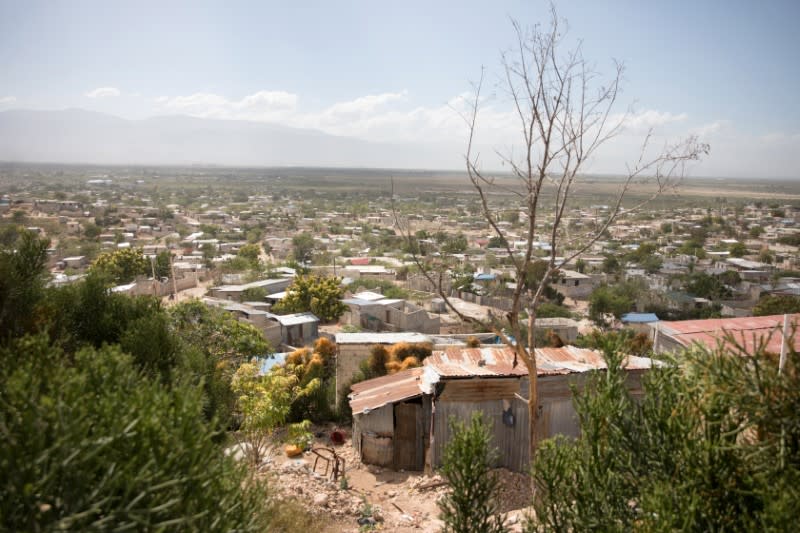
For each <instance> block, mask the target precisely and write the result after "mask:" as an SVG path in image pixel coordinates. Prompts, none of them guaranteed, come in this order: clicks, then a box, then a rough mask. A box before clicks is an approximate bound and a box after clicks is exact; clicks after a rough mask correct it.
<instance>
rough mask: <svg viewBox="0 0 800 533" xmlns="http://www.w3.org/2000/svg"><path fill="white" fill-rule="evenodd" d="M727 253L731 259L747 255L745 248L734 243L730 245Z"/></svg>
mask: <svg viewBox="0 0 800 533" xmlns="http://www.w3.org/2000/svg"><path fill="white" fill-rule="evenodd" d="M728 251H729V252H730V254H731V257H744V256H745V255H747V254H748V251H747V246H745V245H744V244H742V243H741V242H737V243H734V244H732V245H730V247H729V248H728Z"/></svg>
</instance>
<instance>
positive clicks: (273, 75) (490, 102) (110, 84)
mask: <svg viewBox="0 0 800 533" xmlns="http://www.w3.org/2000/svg"><path fill="white" fill-rule="evenodd" d="M554 4H555V7H556V10H557V12H558V16H559V17H561V18H563V19H565V20H566V21H567V23H568V30H567V32H566V37H565V42H564V50H565V51H566V50H567V49H568V48H570V47H572V46H575V45H576V44H577V43H578V42H580V43H581V47H582V48H581V49H582V51H583V54H584V57H585V58H586V60H587V61H589V62H590V63H591V64H592V65H593V66H594V68H595V70H597V71H598V72H600V73H602V74H605V75H606V76H608V75H610V74H612V73H613V62H612V60H618V61H621V62H623V63H624V65H625V72H624V77H623V91H622V94H621V96H620V99H619V102H620V106H619V109H618V113H619V116H623V115H622V113H624V112H626V111H627V112H629V115H627V118H626V119H625V120H626V129H625V131H624V132H623V134H622V135H620V137H619V138H618V139H615V140H614V141H613V142H611V143H609V146H607V147H605V148H604V150H603V151H602V152H601V153H599V154H598V156H597V157H596V158H595V159H594V160H593V161H592V168H590V170H593V171H597V172H611V173H616V172H619V171H622V170H623V169H624V165H625V162H626V161H627V160H629V159H630V158H631V157H632V156H634V155H635V147H636V146H638V145H639V142H640V141H641V138H642V137H643V135H644V134H645V133H646V132H647V131H648V129H649V128H651V127H652V128H655V131H656V135H657V137H656V139H657V140H659V141H662V140H664V141H667V140H672V139H677V138H681V137H684V136H686V135H691V134H697V135H699V136H700V137H701V140H703V141H705V142H708V143H709V144H710V145H711V154H710V155H709V156H708V157H706V158H705V159H704V160H703V161H702V162H700V163H699V164H697V165H695V167H694V168H693V170H692V172H693V173H694V174H695V175H706V176H723V177H724V176H732V177H788V178H793V177H799V178H800V105H798V103H797V95H798V94H800V91H798V89H799V88H800V37H798V30H797V21H798V20H800V2H798V1H797V0H785V1H781V0H765V1H763V2H753V1H750V2H745V1H737V0H727V1H723V0H718V1H716V0H692V1H686V0H672V1H670V2H641V1H628V0H615V1H613V2H603V1H600V0H593V1H592V0H563V1H556V2H555V3H554ZM512 20H516V21H518V22H519V23H520V24H522V25H533V24H536V23H546V22H547V21H548V20H549V4H548V3H546V2H543V1H538V0H527V1H523V0H519V1H514V0H497V1H493V2H486V1H473V0H460V1H457V2H450V1H444V0H442V1H435V2H431V1H416V0H404V1H402V2H381V1H356V2H347V1H341V2H330V1H316V0H306V1H305V2H286V1H280V2H278V1H275V2H273V1H236V0H227V1H224V2H222V1H219V2H204V1H197V0H195V1H191V2H179V1H170V2H163V1H142V0H139V1H135V2H126V1H114V2H108V1H96V2H95V1H81V0H74V1H69V2H67V1H48V2H40V1H35V0H26V1H25V2H20V1H17V0H0V110H7V109H16V108H24V109H65V108H82V109H88V110H94V111H101V112H106V113H110V114H114V115H117V116H121V117H124V118H129V119H142V118H147V117H151V116H158V115H174V114H186V115H192V116H199V117H207V118H221V119H242V120H254V121H265V122H275V123H279V124H284V125H288V126H293V127H301V128H310V129H316V130H321V131H324V132H326V133H330V134H335V135H345V136H352V137H357V138H360V139H366V140H371V141H379V142H392V143H432V144H433V143H436V144H441V145H442V146H443V147H448V148H446V149H453V150H454V158H453V161H454V166H455V165H456V164H457V162H458V160H459V158H460V157H461V155H462V153H463V146H464V143H465V141H466V130H465V126H464V123H463V121H462V120H461V118H460V116H459V113H458V111H459V110H463V109H464V107H463V106H464V105H465V103H464V102H465V101H464V98H465V97H467V96H468V95H469V94H470V91H471V90H472V83H474V82H475V81H476V80H478V79H479V78H480V76H481V72H482V68H485V78H484V79H485V83H484V91H483V94H484V96H485V98H484V99H483V100H482V101H481V106H482V108H481V109H482V114H481V115H480V120H479V123H478V126H479V129H480V131H481V132H482V133H481V137H480V139H481V145H482V146H484V147H486V149H487V150H488V151H490V152H491V151H494V150H497V151H503V150H511V149H513V147H514V145H515V143H516V142H517V141H516V139H517V131H518V128H517V126H516V124H515V123H514V122H513V114H512V113H511V108H510V101H509V99H508V97H507V96H506V94H507V93H506V91H505V90H504V89H503V86H502V74H503V71H502V68H501V66H500V56H501V52H502V51H503V50H508V49H509V48H510V47H511V46H512V45H513V44H514V43H515V34H514V31H513V27H512V24H511V21H512ZM615 116H617V115H615ZM459 147H460V150H461V153H458V150H459ZM443 149H444V148H443ZM409 157H411V158H413V157H414V154H413V153H409ZM418 166H420V167H421V166H424V161H420V164H419V165H418Z"/></svg>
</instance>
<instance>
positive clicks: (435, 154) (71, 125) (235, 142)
mask: <svg viewBox="0 0 800 533" xmlns="http://www.w3.org/2000/svg"><path fill="white" fill-rule="evenodd" d="M462 150H463V147H459V146H458V145H457V144H455V143H454V144H453V145H448V146H445V145H431V144H414V143H406V144H401V143H396V144H395V143H381V142H369V141H364V140H361V139H355V138H350V137H341V136H336V135H330V134H327V133H324V132H321V131H316V130H310V129H299V128H292V127H288V126H283V125H278V124H269V123H263V122H249V121H243V120H218V119H208V118H196V117H189V116H182V115H175V116H158V117H153V118H147V119H142V120H128V119H124V118H120V117H117V116H113V115H108V114H104V113H98V112H94V111H86V110H83V109H66V110H60V111H32V110H21V109H20V110H9V111H3V112H0V161H19V162H51V163H90V164H146V165H191V164H201V165H202V164H208V165H231V166H325V167H373V168H378V167H382V168H430V169H446V168H454V167H456V166H457V165H458V164H459V161H460V157H461V153H462V152H461V151H462Z"/></svg>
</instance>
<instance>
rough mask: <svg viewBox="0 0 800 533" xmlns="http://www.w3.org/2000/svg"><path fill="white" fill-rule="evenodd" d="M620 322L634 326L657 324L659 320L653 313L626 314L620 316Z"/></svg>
mask: <svg viewBox="0 0 800 533" xmlns="http://www.w3.org/2000/svg"><path fill="white" fill-rule="evenodd" d="M621 320H622V321H623V322H632V323H634V324H646V323H648V322H658V320H659V318H658V317H657V316H656V314H655V313H626V314H624V315H622V319H621Z"/></svg>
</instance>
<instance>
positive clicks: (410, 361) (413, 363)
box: [400, 355, 419, 370]
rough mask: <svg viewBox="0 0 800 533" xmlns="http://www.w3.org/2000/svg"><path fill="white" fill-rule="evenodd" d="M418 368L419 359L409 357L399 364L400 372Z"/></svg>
mask: <svg viewBox="0 0 800 533" xmlns="http://www.w3.org/2000/svg"><path fill="white" fill-rule="evenodd" d="M418 366H419V359H417V358H416V357H414V356H413V355H410V356H408V357H406V358H405V359H403V362H402V363H401V364H400V370H407V369H409V368H416V367H418Z"/></svg>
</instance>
